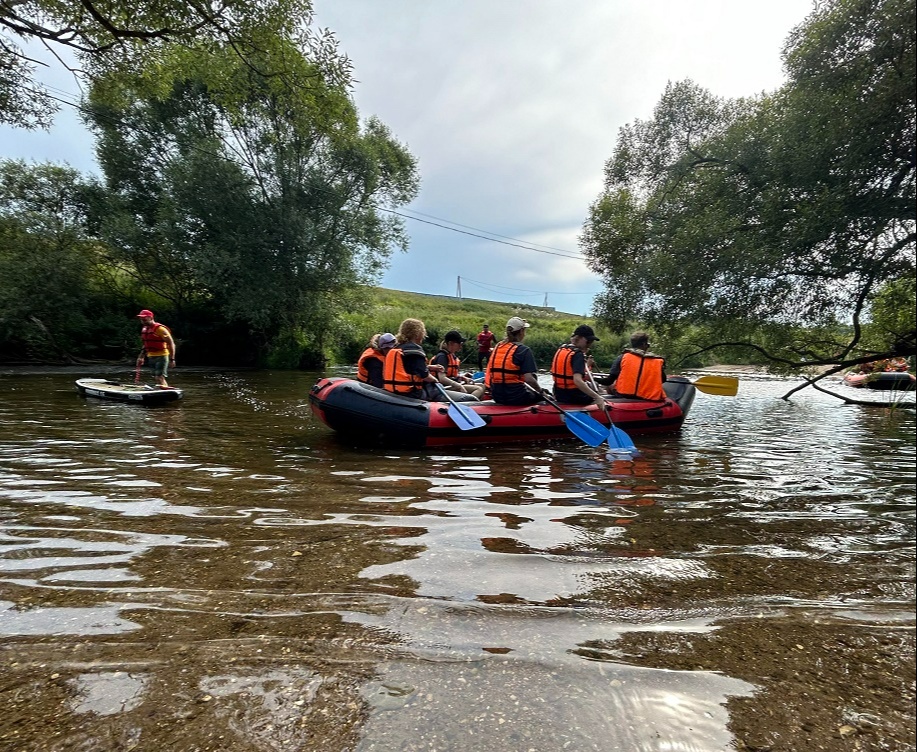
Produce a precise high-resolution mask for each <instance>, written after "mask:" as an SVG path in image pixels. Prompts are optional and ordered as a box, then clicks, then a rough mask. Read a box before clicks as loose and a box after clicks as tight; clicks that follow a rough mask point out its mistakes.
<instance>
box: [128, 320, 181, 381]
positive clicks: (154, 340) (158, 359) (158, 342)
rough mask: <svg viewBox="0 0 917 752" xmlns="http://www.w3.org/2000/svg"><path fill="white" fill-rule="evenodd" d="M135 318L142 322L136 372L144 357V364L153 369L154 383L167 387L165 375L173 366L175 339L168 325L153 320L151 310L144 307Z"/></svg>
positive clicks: (138, 370)
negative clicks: (141, 344) (140, 346)
mask: <svg viewBox="0 0 917 752" xmlns="http://www.w3.org/2000/svg"><path fill="white" fill-rule="evenodd" d="M137 318H138V319H140V323H142V324H143V328H142V329H141V330H140V339H141V341H142V342H143V347H142V348H141V349H140V354H139V355H138V356H137V373H138V375H139V373H140V366H142V365H143V360H144V358H146V364H147V365H148V366H149V367H150V368H151V369H153V376H154V377H155V378H156V383H157V384H158V385H159V387H160V388H161V389H169V388H170V387H169V383H168V381H166V377H167V376H168V375H169V368H170V367H171V368H174V367H175V340H174V339H172V332H170V331H169V327H167V326H164V325H162V324H160V323H159V322H157V321H155V320H154V318H155V317H154V316H153V312H152V311H150V310H148V309H146V308H144V309H143V310H142V311H141V312H140V313H138V314H137Z"/></svg>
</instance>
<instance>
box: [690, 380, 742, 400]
mask: <svg viewBox="0 0 917 752" xmlns="http://www.w3.org/2000/svg"><path fill="white" fill-rule="evenodd" d="M691 383H693V384H694V386H695V387H696V388H697V389H699V390H700V391H702V392H705V393H706V394H719V395H720V396H722V397H735V396H736V395H737V394H738V393H739V380H738V379H734V378H732V377H731V376H701V377H700V378H699V379H698V380H697V381H693V382H691Z"/></svg>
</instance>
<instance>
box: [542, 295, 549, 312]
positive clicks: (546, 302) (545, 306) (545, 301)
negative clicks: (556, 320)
mask: <svg viewBox="0 0 917 752" xmlns="http://www.w3.org/2000/svg"><path fill="white" fill-rule="evenodd" d="M541 307H542V308H547V307H548V294H547V293H545V294H544V303H542V304H541Z"/></svg>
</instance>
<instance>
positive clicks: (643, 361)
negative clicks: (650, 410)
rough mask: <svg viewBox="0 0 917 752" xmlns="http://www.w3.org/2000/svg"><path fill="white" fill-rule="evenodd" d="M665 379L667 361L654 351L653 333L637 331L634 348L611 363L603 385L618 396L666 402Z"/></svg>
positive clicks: (632, 340) (632, 345)
mask: <svg viewBox="0 0 917 752" xmlns="http://www.w3.org/2000/svg"><path fill="white" fill-rule="evenodd" d="M665 380H666V375H665V358H663V357H662V356H661V355H656V354H655V353H652V352H650V335H649V334H647V333H646V332H634V333H633V334H632V335H631V337H630V347H628V348H625V350H624V352H623V353H622V354H621V355H619V356H618V357H617V359H615V361H614V363H612V364H611V368H609V369H608V377H607V378H605V379H603V380H602V383H604V384H606V385H608V393H609V394H613V395H615V396H618V397H633V398H636V399H644V400H651V401H655V402H665V400H666V393H665V390H664V389H663V388H662V384H663V382H664V381H665Z"/></svg>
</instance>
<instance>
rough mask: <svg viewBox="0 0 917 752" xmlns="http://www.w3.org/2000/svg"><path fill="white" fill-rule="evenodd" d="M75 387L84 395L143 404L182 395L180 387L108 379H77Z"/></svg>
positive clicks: (160, 401) (156, 403)
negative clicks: (165, 387)
mask: <svg viewBox="0 0 917 752" xmlns="http://www.w3.org/2000/svg"><path fill="white" fill-rule="evenodd" d="M76 388H77V390H78V391H79V393H80V394H81V395H83V396H84V397H99V398H100V399H109V400H118V401H119V402H139V403H141V404H144V405H158V404H161V403H162V402H171V401H172V400H177V399H181V398H182V397H183V396H184V395H183V393H182V390H181V389H175V388H174V387H169V388H167V389H162V388H160V387H158V386H149V385H148V384H124V383H122V382H120V381H112V380H108V379H77V380H76Z"/></svg>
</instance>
